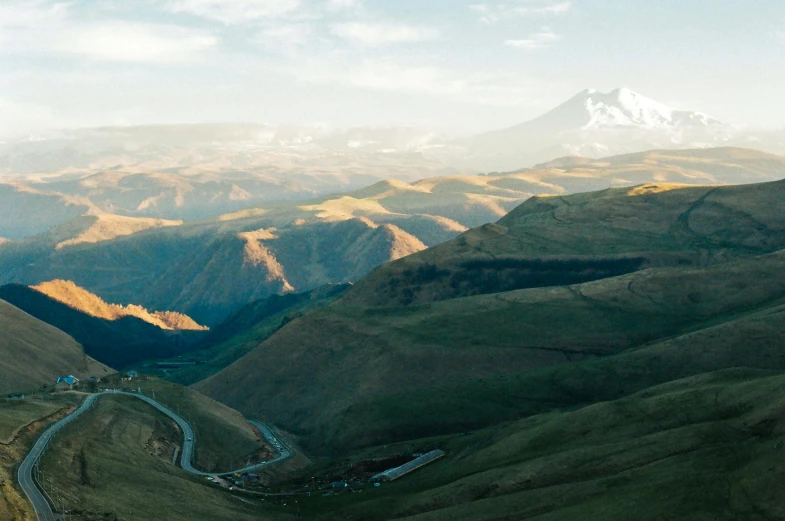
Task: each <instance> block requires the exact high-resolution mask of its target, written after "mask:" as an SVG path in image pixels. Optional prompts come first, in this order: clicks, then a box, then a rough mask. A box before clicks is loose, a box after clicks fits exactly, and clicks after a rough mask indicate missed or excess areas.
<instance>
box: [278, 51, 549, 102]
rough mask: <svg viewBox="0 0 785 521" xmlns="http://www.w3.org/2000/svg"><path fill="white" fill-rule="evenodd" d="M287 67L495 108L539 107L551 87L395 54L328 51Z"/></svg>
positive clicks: (321, 80) (318, 80) (303, 75)
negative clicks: (359, 56) (355, 56)
mask: <svg viewBox="0 0 785 521" xmlns="http://www.w3.org/2000/svg"><path fill="white" fill-rule="evenodd" d="M288 72H289V74H291V75H292V76H294V77H296V78H297V79H298V80H301V81H305V82H308V83H315V84H326V85H343V86H347V87H355V88H362V89H368V90H373V91H381V92H394V93H403V94H418V95H425V96H430V97H434V98H438V99H441V100H449V101H454V102H459V103H467V104H473V105H484V106H492V107H539V106H540V105H542V99H541V96H542V95H543V94H542V93H544V92H548V91H549V89H548V88H545V87H546V86H544V85H543V84H542V83H540V82H533V81H531V79H530V78H527V77H525V76H522V75H521V74H518V73H487V72H482V71H477V70H465V71H463V70H455V69H450V68H445V67H438V66H433V65H415V64H411V63H403V62H401V61H398V60H394V59H386V60H378V59H377V60H359V61H344V60H341V59H331V58H330V57H327V56H325V57H323V59H321V60H315V59H312V60H309V61H307V62H303V63H299V64H298V66H297V67H296V68H292V69H291V70H289V71H288ZM549 101H550V100H549Z"/></svg>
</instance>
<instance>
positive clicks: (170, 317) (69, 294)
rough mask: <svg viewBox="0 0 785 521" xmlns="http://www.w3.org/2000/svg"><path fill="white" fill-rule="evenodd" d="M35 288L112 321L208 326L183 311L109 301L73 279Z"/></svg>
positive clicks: (188, 327) (182, 328) (190, 328)
mask: <svg viewBox="0 0 785 521" xmlns="http://www.w3.org/2000/svg"><path fill="white" fill-rule="evenodd" d="M32 289H34V290H36V291H38V292H39V293H43V294H44V295H46V296H47V297H50V298H52V299H54V300H56V301H58V302H60V303H62V304H65V305H66V306H68V307H71V308H73V309H76V310H78V311H81V312H82V313H85V314H87V315H90V316H91V317H96V318H103V319H105V320H109V321H115V320H119V319H121V318H123V317H136V318H138V319H141V320H143V321H145V322H147V323H148V324H152V325H154V326H158V327H159V328H161V329H166V330H171V331H204V330H206V329H207V328H205V327H204V326H200V325H199V324H197V323H196V322H194V321H193V319H192V318H191V317H189V316H187V315H183V314H181V313H176V312H173V311H154V312H152V313H151V312H150V311H147V310H146V309H145V308H143V307H141V306H136V305H133V304H131V305H128V306H122V305H119V304H108V303H106V302H104V300H103V299H101V298H100V297H99V296H97V295H94V294H93V293H90V292H89V291H87V290H86V289H84V288H80V287H79V286H77V285H76V284H74V283H73V282H71V281H70V280H51V281H48V282H42V283H41V284H38V285H37V286H32Z"/></svg>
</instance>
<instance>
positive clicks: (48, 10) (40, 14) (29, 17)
mask: <svg viewBox="0 0 785 521" xmlns="http://www.w3.org/2000/svg"><path fill="white" fill-rule="evenodd" d="M67 9H68V5H67V4H65V3H56V4H47V3H45V2H43V1H30V2H8V3H3V4H0V31H2V30H4V29H5V30H10V29H19V28H27V27H31V26H34V25H36V24H41V23H48V22H52V21H55V20H61V19H63V18H64V16H65V14H66V11H67Z"/></svg>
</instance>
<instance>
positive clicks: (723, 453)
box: [304, 370, 785, 521]
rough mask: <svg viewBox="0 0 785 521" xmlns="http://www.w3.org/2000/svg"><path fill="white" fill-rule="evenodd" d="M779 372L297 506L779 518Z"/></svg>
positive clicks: (594, 410) (379, 513)
mask: <svg viewBox="0 0 785 521" xmlns="http://www.w3.org/2000/svg"><path fill="white" fill-rule="evenodd" d="M783 391H785V377H784V376H783V375H782V373H771V372H765V371H757V372H756V371H750V370H730V371H724V372H717V373H712V374H705V375H700V376H695V377H691V378H687V379H684V380H678V381H674V382H671V383H668V384H665V385H662V386H659V387H654V388H650V389H648V390H646V391H643V392H641V393H638V394H635V395H632V396H629V397H627V398H623V399H619V400H615V401H610V402H604V403H598V404H595V405H591V406H588V407H585V408H582V409H580V410H577V411H568V412H555V413H549V414H543V415H538V416H534V417H531V418H528V419H525V420H521V421H518V422H514V423H509V424H506V425H501V426H498V427H494V428H491V429H487V430H482V431H478V432H475V433H471V434H469V435H467V436H457V437H450V438H441V439H431V440H425V441H423V442H413V443H414V444H415V445H417V446H419V445H422V446H435V445H438V446H440V447H442V448H443V449H445V450H446V451H447V457H446V458H445V459H443V460H442V461H439V462H437V463H435V464H433V465H431V466H429V467H426V468H424V469H421V470H418V471H417V472H415V473H414V474H412V475H410V476H408V477H406V478H404V479H401V480H400V481H398V482H394V483H391V484H386V485H383V486H382V488H381V489H372V490H370V491H368V493H367V494H350V495H342V496H337V497H335V498H328V499H323V498H315V499H312V500H305V503H304V504H305V505H306V507H307V508H308V509H309V512H312V513H313V518H316V519H325V520H328V519H329V520H332V519H346V518H347V517H348V518H351V519H364V520H368V521H370V520H382V519H391V518H395V519H412V520H472V521H475V520H499V519H536V520H565V521H566V520H573V519H606V520H627V519H631V518H634V519H639V520H644V521H648V520H652V521H654V520H661V519H684V520H687V519H689V520H694V519H699V520H707V521H708V520H729V521H730V520H736V519H751V520H753V519H755V520H757V519H760V520H767V519H779V518H780V517H782V516H783V515H785V506H783V503H782V501H781V498H780V494H779V489H780V485H781V483H782V481H783V479H785V471H784V470H783V468H785V467H783V464H784V463H785V449H783V442H785V423H783V419H782V414H781V411H782V408H783V406H785V401H783V400H785V399H784V398H783Z"/></svg>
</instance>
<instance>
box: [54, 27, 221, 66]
mask: <svg viewBox="0 0 785 521" xmlns="http://www.w3.org/2000/svg"><path fill="white" fill-rule="evenodd" d="M217 45H218V38H216V37H215V36H213V35H211V34H209V33H206V32H203V31H198V30H193V29H186V28H183V27H179V26H174V25H160V24H136V23H126V22H108V23H95V24H89V25H83V26H81V27H79V28H78V30H76V31H68V32H67V33H64V34H60V35H58V36H57V37H56V38H55V40H54V41H53V48H54V49H55V50H56V51H59V52H63V53H69V54H77V55H81V56H85V57H88V58H91V59H95V60H101V61H116V62H145V63H176V62H188V61H192V60H194V59H195V58H196V57H197V56H199V55H201V54H202V53H203V52H204V51H208V50H211V49H214V48H215V47H216V46H217Z"/></svg>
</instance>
